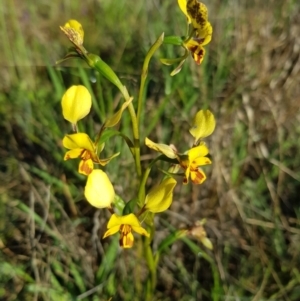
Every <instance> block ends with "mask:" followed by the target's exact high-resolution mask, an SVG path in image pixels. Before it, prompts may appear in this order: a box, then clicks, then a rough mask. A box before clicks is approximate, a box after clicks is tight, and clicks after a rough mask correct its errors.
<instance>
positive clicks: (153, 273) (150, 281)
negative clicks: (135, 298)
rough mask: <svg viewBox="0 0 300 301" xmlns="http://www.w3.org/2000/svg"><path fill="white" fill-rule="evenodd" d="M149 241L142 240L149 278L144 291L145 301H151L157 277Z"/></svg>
mask: <svg viewBox="0 0 300 301" xmlns="http://www.w3.org/2000/svg"><path fill="white" fill-rule="evenodd" d="M150 243H151V239H150V238H148V237H147V238H146V239H145V240H144V248H145V259H146V261H147V265H148V268H149V273H150V275H149V277H148V282H147V290H146V298H145V299H146V301H152V300H153V292H154V290H155V287H156V282H157V277H156V264H155V262H154V257H153V252H152V249H151V246H150Z"/></svg>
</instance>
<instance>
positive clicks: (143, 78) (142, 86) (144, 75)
mask: <svg viewBox="0 0 300 301" xmlns="http://www.w3.org/2000/svg"><path fill="white" fill-rule="evenodd" d="M163 41H164V33H162V34H161V35H160V37H159V38H158V39H157V40H156V41H155V42H154V44H153V45H152V46H151V48H150V49H149V51H148V53H147V55H146V57H145V60H144V64H143V69H142V74H141V84H140V91H139V98H138V109H137V122H138V124H139V125H140V119H141V110H142V104H143V95H144V90H145V82H146V78H147V75H148V67H149V62H150V59H151V57H152V56H153V54H154V53H155V51H156V50H157V49H158V48H159V47H160V45H161V44H162V43H163Z"/></svg>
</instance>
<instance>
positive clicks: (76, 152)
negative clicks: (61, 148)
mask: <svg viewBox="0 0 300 301" xmlns="http://www.w3.org/2000/svg"><path fill="white" fill-rule="evenodd" d="M83 152H84V149H82V148H75V149H71V150H70V151H67V152H66V154H65V157H64V160H69V159H75V158H79V157H80V156H81V154H82V153H83Z"/></svg>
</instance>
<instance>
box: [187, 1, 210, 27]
mask: <svg viewBox="0 0 300 301" xmlns="http://www.w3.org/2000/svg"><path fill="white" fill-rule="evenodd" d="M187 14H188V16H189V17H190V19H191V21H192V24H193V26H194V28H200V29H201V28H204V27H205V25H206V23H207V22H208V11H207V7H206V5H205V4H203V3H201V2H198V1H197V0H188V1H187Z"/></svg>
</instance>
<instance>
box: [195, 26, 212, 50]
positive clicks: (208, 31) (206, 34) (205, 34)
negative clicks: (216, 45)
mask: <svg viewBox="0 0 300 301" xmlns="http://www.w3.org/2000/svg"><path fill="white" fill-rule="evenodd" d="M212 33H213V28H212V26H211V24H210V23H209V22H207V23H206V25H205V26H204V27H203V28H199V29H197V38H198V39H200V40H199V41H200V42H201V45H202V46H204V45H207V44H208V43H209V42H210V41H211V38H212Z"/></svg>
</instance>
